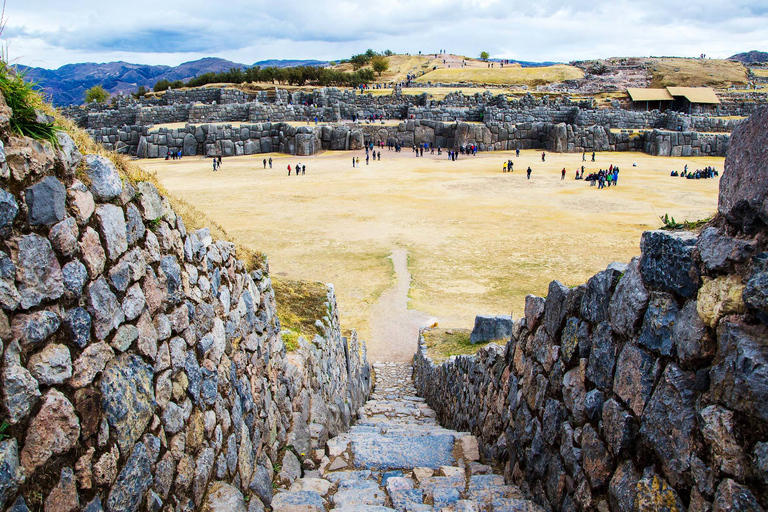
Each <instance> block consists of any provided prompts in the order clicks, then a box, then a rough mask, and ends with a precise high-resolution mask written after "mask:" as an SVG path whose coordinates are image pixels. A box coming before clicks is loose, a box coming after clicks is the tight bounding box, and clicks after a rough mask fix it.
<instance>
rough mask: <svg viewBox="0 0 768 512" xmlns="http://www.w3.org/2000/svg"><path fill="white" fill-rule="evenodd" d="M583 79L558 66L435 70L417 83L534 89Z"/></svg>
mask: <svg viewBox="0 0 768 512" xmlns="http://www.w3.org/2000/svg"><path fill="white" fill-rule="evenodd" d="M583 77H584V72H583V71H582V70H581V69H579V68H577V67H574V66H566V65H563V64H558V65H555V66H547V67H540V68H521V67H504V68H499V67H494V68H488V67H483V68H458V69H454V68H450V69H436V70H434V71H430V72H429V73H426V74H425V75H423V76H420V77H419V78H418V79H417V80H416V81H417V82H448V83H458V82H468V83H476V84H497V85H527V86H529V87H535V86H537V85H546V84H552V83H558V82H562V81H563V80H577V79H579V78H583Z"/></svg>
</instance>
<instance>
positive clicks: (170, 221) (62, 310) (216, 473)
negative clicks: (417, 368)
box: [0, 102, 370, 511]
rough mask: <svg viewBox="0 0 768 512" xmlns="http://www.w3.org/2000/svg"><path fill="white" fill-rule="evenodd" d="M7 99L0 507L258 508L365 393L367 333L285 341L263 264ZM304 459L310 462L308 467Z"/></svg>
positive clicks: (315, 458)
mask: <svg viewBox="0 0 768 512" xmlns="http://www.w3.org/2000/svg"><path fill="white" fill-rule="evenodd" d="M10 115H11V112H10V110H9V109H8V107H6V106H5V104H4V102H0V138H1V139H2V142H3V144H0V149H2V151H0V306H1V307H2V309H1V310H0V340H1V341H2V348H3V355H2V365H1V366H0V368H1V369H0V388H1V390H2V395H1V397H2V419H3V421H4V422H6V423H7V424H8V427H7V428H6V429H5V430H4V431H3V439H2V440H0V507H2V508H3V509H6V507H10V506H11V505H13V508H12V510H15V511H20V510H27V507H29V509H32V510H43V509H44V510H46V511H73V510H81V509H86V510H88V511H97V510H108V511H132V510H160V509H163V510H176V511H180V510H196V509H205V510H222V511H223V510H238V511H244V510H245V502H246V500H247V502H248V504H249V510H251V511H258V510H264V508H265V506H269V503H270V501H271V498H272V490H273V484H272V482H273V480H275V481H277V480H279V479H281V478H282V477H283V476H284V475H282V474H275V469H276V468H278V469H279V468H280V467H282V468H286V471H287V470H289V469H290V470H295V468H296V467H297V466H298V465H299V464H301V465H303V467H304V468H305V469H311V468H313V467H316V465H317V464H319V463H320V462H321V459H322V457H323V455H324V447H325V442H326V440H327V439H328V438H329V436H333V435H335V434H338V433H340V432H343V431H345V430H346V429H347V428H348V427H349V425H350V422H351V421H352V419H353V418H354V416H355V415H356V411H357V409H358V408H359V407H360V406H361V405H362V404H363V403H364V402H365V400H366V399H367V396H368V394H369V391H370V370H369V366H368V364H367V362H366V358H365V347H364V345H363V344H362V342H358V340H357V338H356V335H355V334H354V333H353V334H352V336H351V337H350V338H342V337H341V335H340V330H339V325H338V316H337V312H336V301H335V296H334V293H333V289H332V288H329V291H328V297H327V310H328V314H327V316H326V317H325V318H323V319H318V322H319V324H318V325H321V326H322V329H321V330H322V332H323V335H322V336H320V335H317V336H315V338H314V339H313V340H311V343H308V342H306V341H304V340H303V339H302V338H300V339H299V342H300V348H299V349H298V350H297V351H295V352H292V353H286V349H285V346H284V344H283V341H282V338H281V335H280V330H281V326H280V321H279V319H278V318H277V316H276V313H275V311H276V309H275V307H276V305H275V298H274V292H273V290H272V285H271V280H270V277H269V273H268V267H266V266H265V268H263V269H261V270H259V269H255V270H252V271H249V270H248V269H247V268H246V266H245V264H244V263H243V262H242V261H240V260H238V259H237V254H236V252H235V248H234V246H233V244H232V243H229V242H226V241H221V240H213V239H212V237H211V235H210V232H209V230H208V229H200V230H196V231H192V230H188V229H187V228H186V227H185V224H184V221H183V220H182V218H181V217H180V216H178V215H176V213H175V212H174V211H173V209H172V207H171V206H170V204H169V202H168V200H167V199H166V198H165V197H163V196H162V195H161V194H160V193H159V192H158V190H157V189H156V187H155V186H154V185H153V184H152V183H148V182H138V183H134V182H131V180H129V179H128V178H126V177H125V176H122V175H121V174H120V173H119V172H118V170H117V169H116V168H115V166H114V165H113V164H112V162H111V161H110V160H108V159H107V158H104V157H102V156H97V155H81V154H80V152H79V151H78V148H76V147H75V145H74V143H73V142H72V139H70V138H69V137H68V136H67V135H65V134H63V133H60V134H59V136H58V137H59V142H60V148H59V149H53V148H52V147H51V146H49V145H48V144H47V143H40V142H36V141H34V140H31V139H28V138H17V137H14V136H11V135H10V131H9V125H8V120H9V117H10ZM300 471H301V470H300V468H299V472H300Z"/></svg>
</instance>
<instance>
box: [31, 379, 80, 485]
mask: <svg viewBox="0 0 768 512" xmlns="http://www.w3.org/2000/svg"><path fill="white" fill-rule="evenodd" d="M79 437H80V422H79V421H78V419H77V414H76V413H75V408H74V407H73V406H72V404H71V403H70V401H69V400H67V397H65V396H64V395H63V394H61V392H59V391H57V390H56V389H50V390H48V392H47V393H46V394H45V398H44V399H43V405H42V406H41V407H40V412H38V413H37V416H35V417H34V418H33V419H32V422H31V423H30V425H29V429H28V430H27V437H26V439H25V442H24V449H23V450H22V451H21V463H22V465H23V466H24V469H25V471H26V473H27V476H31V475H32V474H33V473H34V472H35V470H36V469H37V468H38V467H40V466H42V465H43V464H45V463H46V462H47V461H48V460H49V459H50V458H51V457H52V456H54V455H60V454H63V453H66V452H68V451H69V450H71V449H72V448H74V447H75V445H76V444H77V440H78V438H79Z"/></svg>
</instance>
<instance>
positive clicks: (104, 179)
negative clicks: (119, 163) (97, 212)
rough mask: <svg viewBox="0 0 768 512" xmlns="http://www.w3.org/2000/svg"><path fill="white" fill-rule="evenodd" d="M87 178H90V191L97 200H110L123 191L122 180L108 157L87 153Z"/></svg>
mask: <svg viewBox="0 0 768 512" xmlns="http://www.w3.org/2000/svg"><path fill="white" fill-rule="evenodd" d="M85 162H86V164H87V166H88V167H87V170H86V172H87V174H88V178H89V179H90V180H91V187H90V188H91V192H93V197H94V198H96V200H97V201H111V200H112V199H114V198H116V197H118V196H119V195H120V194H121V193H122V192H123V182H122V180H121V179H120V174H119V173H118V172H117V169H116V168H115V166H114V164H113V163H112V162H111V161H109V159H108V158H105V157H103V156H98V155H87V156H86V157H85Z"/></svg>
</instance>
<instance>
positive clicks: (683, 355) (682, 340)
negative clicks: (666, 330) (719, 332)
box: [672, 300, 717, 365]
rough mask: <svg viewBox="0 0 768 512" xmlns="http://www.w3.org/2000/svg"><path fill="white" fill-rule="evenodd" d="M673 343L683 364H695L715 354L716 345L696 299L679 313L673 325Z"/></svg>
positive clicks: (689, 302)
mask: <svg viewBox="0 0 768 512" xmlns="http://www.w3.org/2000/svg"><path fill="white" fill-rule="evenodd" d="M672 343H673V344H674V346H675V350H676V352H677V357H678V358H679V359H680V363H681V364H683V365H693V364H696V363H699V362H701V361H702V360H704V359H709V358H710V357H712V356H713V355H715V351H716V348H717V347H716V346H715V340H714V339H713V336H711V335H710V332H709V329H708V328H707V326H706V324H705V323H704V321H703V320H702V319H701V317H700V316H699V312H698V310H697V304H696V301H695V300H689V301H688V302H686V303H685V306H683V308H682V309H681V310H680V311H679V312H678V313H677V317H676V318H675V323H674V325H673V326H672Z"/></svg>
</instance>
